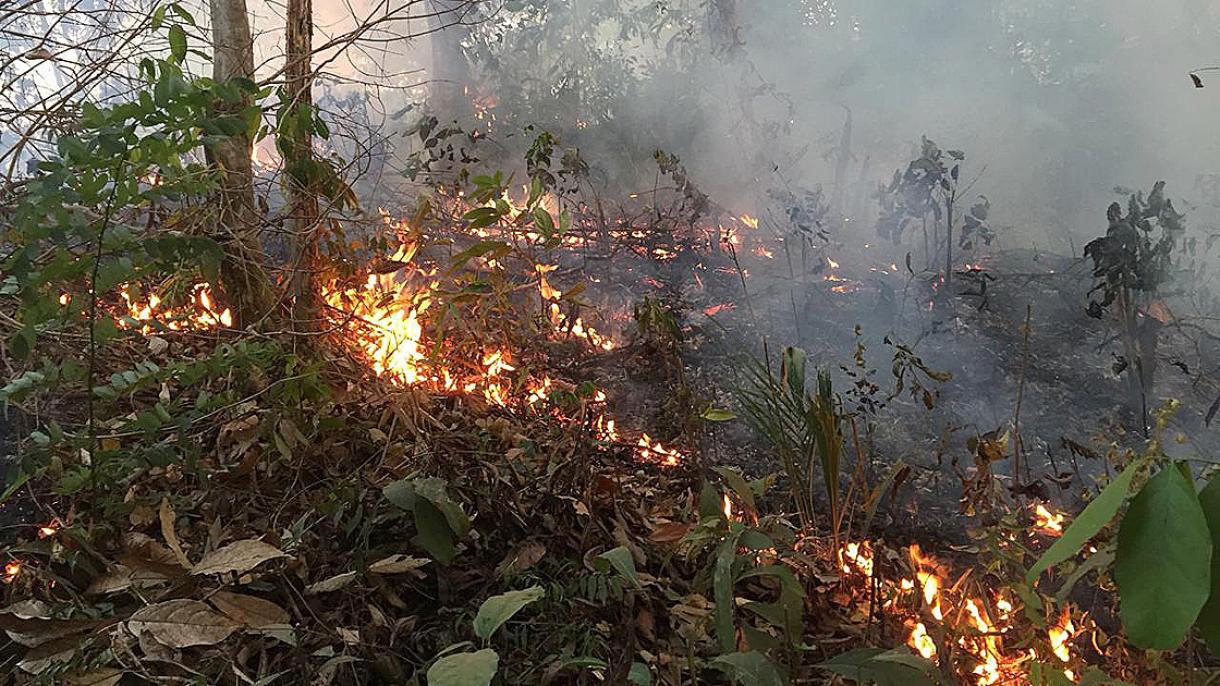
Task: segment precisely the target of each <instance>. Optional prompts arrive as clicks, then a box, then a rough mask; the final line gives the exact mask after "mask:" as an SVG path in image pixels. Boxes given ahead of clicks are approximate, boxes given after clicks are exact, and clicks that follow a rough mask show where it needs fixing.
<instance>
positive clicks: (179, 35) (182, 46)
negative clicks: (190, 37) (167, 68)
mask: <svg viewBox="0 0 1220 686" xmlns="http://www.w3.org/2000/svg"><path fill="white" fill-rule="evenodd" d="M169 54H170V57H171V58H173V60H174V62H177V63H179V64H181V63H182V60H183V59H185V58H186V31H183V30H182V27H181V26H179V25H177V24H174V25H173V26H171V27H169Z"/></svg>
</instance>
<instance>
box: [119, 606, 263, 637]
mask: <svg viewBox="0 0 1220 686" xmlns="http://www.w3.org/2000/svg"><path fill="white" fill-rule="evenodd" d="M127 628H128V629H130V630H131V632H132V633H133V634H136V635H137V636H144V635H147V636H150V637H152V638H154V639H156V641H157V642H158V643H161V644H163V645H165V646H168V647H170V648H189V647H190V646H205V645H215V644H217V643H220V642H221V641H223V640H225V639H226V638H228V637H229V636H230V635H231V634H232V633H233V632H234V631H237V630H238V629H240V628H241V626H240V625H239V624H237V622H234V621H233V620H231V619H229V618H228V617H226V616H224V615H222V614H220V613H219V612H216V611H215V610H213V609H211V608H209V607H208V606H207V605H205V604H204V603H202V602H200V601H198V600H186V599H183V600H167V601H165V602H163V603H157V604H155V605H149V606H148V607H145V608H143V609H140V610H138V611H136V613H135V614H133V615H132V616H131V617H130V618H129V619H128V620H127Z"/></svg>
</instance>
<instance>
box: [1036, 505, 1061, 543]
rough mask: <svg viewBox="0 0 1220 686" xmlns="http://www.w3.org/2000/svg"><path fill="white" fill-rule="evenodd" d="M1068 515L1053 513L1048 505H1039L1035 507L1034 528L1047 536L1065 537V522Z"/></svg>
mask: <svg viewBox="0 0 1220 686" xmlns="http://www.w3.org/2000/svg"><path fill="white" fill-rule="evenodd" d="M1065 517H1066V515H1064V514H1063V513H1062V512H1053V511H1051V510H1050V509H1049V508H1047V507H1046V505H1043V504H1042V503H1038V504H1037V505H1036V506H1035V507H1034V526H1033V529H1034V531H1036V532H1037V533H1040V534H1043V535H1045V536H1053V537H1059V536H1062V535H1063V521H1064V519H1065Z"/></svg>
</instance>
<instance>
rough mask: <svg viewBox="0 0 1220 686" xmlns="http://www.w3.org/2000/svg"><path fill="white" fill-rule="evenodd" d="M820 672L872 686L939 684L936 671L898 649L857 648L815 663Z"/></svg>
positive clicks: (919, 659)
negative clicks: (832, 673) (823, 671)
mask: <svg viewBox="0 0 1220 686" xmlns="http://www.w3.org/2000/svg"><path fill="white" fill-rule="evenodd" d="M817 666H818V667H821V668H822V669H825V670H827V671H829V672H834V673H835V674H840V675H842V676H845V677H847V678H849V679H852V680H854V681H856V682H857V683H861V684H864V683H871V684H876V686H934V685H935V684H939V683H940V678H939V677H938V676H937V673H936V667H935V666H934V665H933V664H932V663H931V662H928V661H927V660H924V659H923V658H920V657H917V656H915V655H913V654H911V653H909V652H907V651H905V650H903V649H901V648H898V649H895V650H881V649H880V648H860V649H857V650H851V651H848V652H846V653H843V654H841V655H836V656H835V657H833V658H831V659H829V660H827V661H825V662H822V663H819V664H818V665H817Z"/></svg>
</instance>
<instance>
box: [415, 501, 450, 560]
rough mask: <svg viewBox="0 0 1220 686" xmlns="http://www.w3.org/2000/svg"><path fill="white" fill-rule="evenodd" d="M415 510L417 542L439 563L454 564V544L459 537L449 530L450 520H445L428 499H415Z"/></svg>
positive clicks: (443, 515)
mask: <svg viewBox="0 0 1220 686" xmlns="http://www.w3.org/2000/svg"><path fill="white" fill-rule="evenodd" d="M413 510H414V512H415V529H416V531H418V532H419V535H417V536H416V537H415V541H416V542H417V543H418V544H419V545H420V547H422V548H423V549H424V550H426V551H428V554H429V555H431V556H432V557H433V558H434V559H435V560H436V561H437V562H440V563H441V564H449V563H450V562H452V561H453V556H454V555H455V554H456V550H455V547H454V544H455V543H456V542H457V537H456V536H454V535H453V530H452V529H450V528H449V520H448V519H446V518H445V513H444V512H441V511H440V509H439V508H437V507H436V505H433V504H432V502H431V501H430V500H428V499H427V498H415V506H414V508H413Z"/></svg>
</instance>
